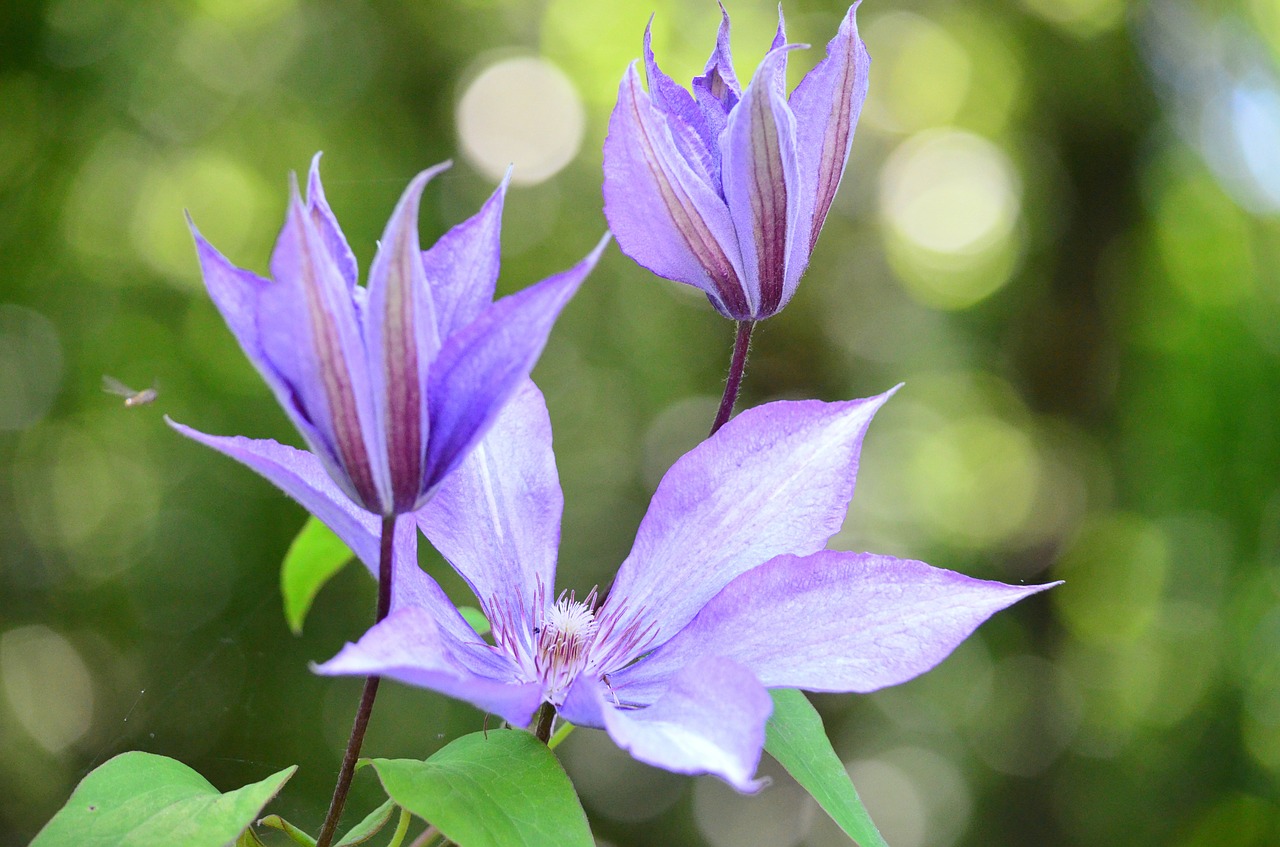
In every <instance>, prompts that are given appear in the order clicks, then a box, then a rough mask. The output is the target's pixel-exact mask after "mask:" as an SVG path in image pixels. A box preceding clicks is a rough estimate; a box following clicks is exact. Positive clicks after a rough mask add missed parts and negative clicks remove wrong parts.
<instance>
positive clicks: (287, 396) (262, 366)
mask: <svg viewBox="0 0 1280 847" xmlns="http://www.w3.org/2000/svg"><path fill="white" fill-rule="evenodd" d="M187 225H188V226H189V227H190V228H191V235H192V237H193V238H194V239H195V243H196V257H197V259H198V260H199V262H200V274H201V276H203V277H204V283H205V287H206V288H208V290H209V297H210V299H212V300H213V303H214V305H215V306H217V307H218V311H219V312H221V313H222V317H223V319H224V320H225V321H226V322H227V326H228V328H230V330H231V333H232V334H233V335H234V336H235V337H236V340H237V341H239V342H240V347H241V349H243V350H244V353H245V355H246V356H248V358H249V361H250V362H252V363H253V366H254V367H255V368H257V370H258V373H260V374H261V375H262V378H263V380H265V381H266V383H267V385H268V386H270V388H271V391H272V393H274V394H275V395H276V400H278V401H279V403H280V406H281V408H283V409H284V411H285V413H286V414H287V415H288V416H289V419H290V420H291V421H293V424H294V426H296V427H297V428H298V431H299V432H301V433H302V436H303V438H305V439H306V440H307V443H308V444H311V445H312V446H313V448H315V449H316V450H317V452H318V453H320V454H321V456H322V458H323V460H324V462H325V467H326V468H328V469H330V473H332V474H333V475H334V478H335V479H337V478H340V477H342V476H343V475H344V474H343V471H342V469H341V465H340V463H339V462H338V458H337V456H336V455H335V454H334V453H333V452H332V450H331V449H330V447H329V445H328V444H327V443H326V442H325V440H324V438H323V437H322V436H321V435H320V433H319V431H318V430H317V429H316V428H315V426H314V425H313V424H312V423H311V421H310V420H309V419H308V418H307V416H306V413H305V412H304V411H303V409H302V406H301V405H299V402H298V400H299V398H298V395H297V393H295V391H294V390H293V388H292V387H291V386H290V384H289V382H288V381H287V380H286V379H285V377H284V375H283V374H281V373H280V371H278V370H277V369H276V365H275V363H274V362H272V360H271V359H270V358H269V357H268V356H267V354H266V351H265V350H264V349H263V347H262V336H261V334H260V332H259V328H258V311H259V299H260V298H261V297H262V294H263V292H264V291H266V290H267V289H268V288H270V287H271V286H272V284H273V283H272V282H271V281H270V280H268V279H263V278H262V277H260V276H258V275H257V274H254V273H250V272H249V271H246V270H241V269H240V268H237V267H236V266H235V265H233V264H231V262H229V261H227V259H226V257H225V256H223V255H222V254H221V253H219V252H218V251H217V249H216V248H214V246H213V245H212V244H210V243H209V242H208V241H205V239H204V236H202V235H201V234H200V231H199V230H198V229H196V225H195V223H194V222H193V221H192V220H191V218H190V217H188V218H187Z"/></svg>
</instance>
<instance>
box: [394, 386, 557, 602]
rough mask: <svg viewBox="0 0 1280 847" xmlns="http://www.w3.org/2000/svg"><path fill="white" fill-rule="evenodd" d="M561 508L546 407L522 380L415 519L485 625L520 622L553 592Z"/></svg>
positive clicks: (535, 389)
mask: <svg viewBox="0 0 1280 847" xmlns="http://www.w3.org/2000/svg"><path fill="white" fill-rule="evenodd" d="M563 508H564V498H563V496H562V494H561V492H560V481H559V477H558V476H557V475H556V460H555V455H554V454H553V453H552V451H551V421H550V419H549V418H548V417H547V407H546V404H545V403H544V402H543V399H542V393H541V392H539V391H538V389H537V387H536V386H535V385H534V384H533V382H531V381H530V380H525V381H524V382H523V383H522V384H521V386H520V387H519V388H518V389H517V390H516V393H515V395H514V396H513V397H512V398H511V400H510V402H508V403H507V404H506V406H505V407H504V408H503V410H502V412H501V413H500V414H499V415H498V417H497V419H496V420H495V422H494V424H493V428H492V429H490V430H489V434H488V435H486V436H485V437H484V439H483V440H482V441H481V442H480V443H479V444H477V445H476V447H475V449H474V450H472V451H471V452H470V453H469V454H468V456H467V458H466V459H464V460H463V462H462V464H460V465H459V466H458V468H457V469H456V470H455V471H454V472H453V473H451V474H449V476H448V477H446V478H445V481H444V482H443V483H441V485H440V487H439V488H438V489H437V490H436V493H435V495H434V496H433V497H432V498H431V499H430V500H429V501H428V502H427V504H426V505H425V506H423V507H422V509H420V510H419V511H418V512H417V513H416V517H417V520H418V525H419V526H420V527H421V528H422V531H423V533H424V534H425V535H426V536H427V538H428V539H429V540H430V541H431V543H432V545H434V546H435V548H436V549H437V550H439V551H440V553H441V555H443V556H444V557H445V559H447V560H448V561H449V563H450V564H451V565H453V567H454V568H455V569H456V570H457V571H458V573H460V574H461V575H462V576H463V578H465V579H466V581H467V583H468V584H469V585H470V586H471V590H472V591H474V592H475V595H476V597H478V598H479V599H480V601H481V603H482V605H483V606H484V608H485V612H486V614H488V615H489V618H490V620H491V621H494V620H497V619H499V618H505V619H507V620H513V621H518V620H531V619H532V618H533V612H534V609H533V604H534V603H535V597H537V596H538V595H539V593H542V594H544V595H550V594H551V592H552V591H554V588H555V574H556V551H557V548H558V547H559V544H560V515H561V512H562V510H563ZM522 610H523V614H521V611H522ZM539 611H540V610H539Z"/></svg>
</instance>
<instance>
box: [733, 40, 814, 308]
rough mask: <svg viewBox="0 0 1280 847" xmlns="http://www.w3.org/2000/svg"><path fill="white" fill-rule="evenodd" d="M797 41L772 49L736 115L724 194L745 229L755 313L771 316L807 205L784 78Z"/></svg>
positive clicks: (780, 299) (743, 247) (741, 243)
mask: <svg viewBox="0 0 1280 847" xmlns="http://www.w3.org/2000/svg"><path fill="white" fill-rule="evenodd" d="M795 46H796V45H787V46H783V47H780V48H778V49H776V50H773V51H771V52H770V53H769V55H767V56H765V58H764V61H763V62H761V63H760V67H759V68H757V69H756V74H755V77H754V78H753V79H752V80H751V84H750V85H749V86H747V90H746V92H745V93H744V94H743V95H742V101H741V102H740V103H739V104H738V107H737V108H736V109H734V110H733V112H732V113H731V114H730V115H729V125H728V128H727V129H726V130H725V135H724V140H723V142H722V144H723V145H724V146H723V152H724V158H723V164H722V169H721V178H722V179H723V181H724V196H725V200H726V201H727V202H728V204H729V212H730V214H731V215H732V216H733V225H734V227H735V229H736V230H737V233H738V248H739V250H740V251H741V255H742V272H743V279H744V281H745V286H744V287H745V288H746V291H747V298H748V301H749V308H750V309H751V314H752V317H754V318H767V317H769V316H771V315H773V314H776V313H777V311H778V310H779V309H781V308H782V307H783V306H784V305H785V298H784V293H785V280H786V278H787V262H788V252H789V251H788V244H789V242H790V239H791V238H792V237H793V233H794V232H795V229H796V220H797V215H798V214H799V211H800V199H799V196H798V195H799V193H800V171H799V162H798V160H797V158H796V127H795V118H794V116H793V115H792V114H791V108H790V107H789V106H788V105H787V100H786V95H785V93H784V92H783V91H782V89H781V88H780V87H779V86H778V84H777V80H778V77H779V74H781V73H782V69H783V68H784V67H785V63H786V57H787V52H788V51H789V50H790V49H792V48H794V47H795Z"/></svg>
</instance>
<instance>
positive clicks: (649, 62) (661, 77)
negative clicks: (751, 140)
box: [644, 17, 724, 191]
mask: <svg viewBox="0 0 1280 847" xmlns="http://www.w3.org/2000/svg"><path fill="white" fill-rule="evenodd" d="M644 69H645V79H646V81H647V82H648V84H649V98H650V100H651V101H652V102H653V105H654V107H655V108H657V110H658V111H660V112H663V113H665V114H666V116H667V127H668V128H669V129H670V130H671V137H672V140H673V141H674V142H675V145H676V149H677V150H678V151H679V153H680V156H681V157H682V158H683V159H684V160H685V161H686V162H688V163H689V164H690V165H691V166H696V167H694V170H695V171H696V172H697V174H698V175H699V176H700V177H702V178H703V180H705V181H706V183H707V185H709V186H711V187H712V188H714V189H716V190H717V191H719V185H720V140H719V134H720V133H719V130H717V131H714V132H713V131H712V129H711V127H710V125H709V124H708V123H707V120H706V118H705V116H704V115H703V114H702V109H701V108H699V106H698V104H697V102H696V101H695V100H694V99H693V95H692V94H690V93H689V92H688V91H685V90H684V88H682V87H681V86H680V85H679V84H678V83H677V82H676V81H675V80H673V79H672V78H671V77H669V76H667V75H666V74H665V73H663V72H662V69H661V68H659V67H658V61H657V59H655V58H654V55H653V18H652V17H650V18H649V23H648V25H647V26H645V28H644ZM718 126H719V129H720V130H722V129H724V120H723V118H722V119H721V120H720V121H719V125H718Z"/></svg>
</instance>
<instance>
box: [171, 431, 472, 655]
mask: <svg viewBox="0 0 1280 847" xmlns="http://www.w3.org/2000/svg"><path fill="white" fill-rule="evenodd" d="M166 420H168V419H166ZM168 423H169V426H171V427H173V428H174V429H175V430H177V431H178V432H180V433H182V434H183V435H185V436H187V437H188V438H190V439H192V440H194V441H198V442H200V443H201V444H204V445H205V446H207V447H212V448H213V449H214V450H217V451H218V452H219V453H222V454H223V455H225V456H229V457H230V458H232V459H235V460H236V461H237V462H240V463H242V464H245V465H248V466H249V467H250V468H252V469H253V470H255V471H257V472H258V473H259V474H261V475H262V476H263V477H265V478H266V479H267V481H268V482H271V483H272V484H274V485H275V486H277V487H278V488H280V489H281V490H282V491H284V493H285V494H288V495H289V496H290V497H292V498H293V499H294V500H297V501H298V503H300V504H301V505H302V507H303V508H304V509H306V510H307V511H308V512H310V513H311V514H313V515H315V516H316V517H317V518H319V519H320V520H321V521H322V522H323V523H324V524H325V526H327V527H329V529H331V530H333V531H334V533H335V534H336V535H337V536H338V537H339V538H341V539H342V540H343V542H344V543H345V544H346V545H347V546H348V547H350V548H351V551H352V552H353V553H355V554H356V557H357V558H358V559H360V561H361V562H363V563H364V565H365V567H367V568H368V569H369V573H371V574H372V575H373V578H374V579H377V578H378V564H379V563H378V557H379V555H380V550H379V547H380V543H379V542H380V537H381V533H382V521H381V519H380V518H378V517H377V516H375V515H373V514H371V513H370V512H367V511H365V510H364V509H362V508H360V507H359V506H357V505H355V504H354V503H352V502H351V498H349V497H347V495H346V494H344V493H343V492H342V490H341V489H339V488H338V486H336V485H335V484H334V483H333V480H332V479H331V478H330V477H329V475H328V474H326V473H325V471H324V468H323V467H322V466H321V465H320V461H319V460H318V459H317V458H316V457H315V456H314V455H312V454H311V453H308V452H306V451H305V450H296V449H294V448H293V447H288V446H286V445H284V444H279V443H277V442H275V441H271V440H268V439H252V438H243V437H241V436H230V437H228V436H218V435H207V434H205V433H203V432H199V431H198V430H194V429H191V428H190V427H186V426H183V425H182V424H180V423H177V422H175V421H172V420H168ZM391 587H392V598H391V599H392V605H391V607H392V609H396V608H399V607H400V606H401V605H415V606H421V607H423V608H425V609H427V610H428V612H429V613H430V614H431V615H432V616H433V617H434V618H435V619H436V620H437V621H439V622H440V625H441V626H442V627H444V628H445V630H446V631H447V632H449V633H450V634H452V635H453V636H454V637H455V638H462V637H464V636H466V635H468V634H469V633H471V629H470V627H469V626H468V625H467V622H466V621H465V620H463V618H462V616H461V615H459V614H458V611H457V609H455V608H454V606H453V603H452V602H450V600H449V598H448V597H447V596H446V595H445V593H444V591H443V590H442V589H441V588H440V586H439V585H438V584H437V583H436V581H435V580H434V579H432V578H431V577H430V576H429V575H428V574H426V573H425V572H424V571H423V570H422V568H420V567H418V530H417V526H416V525H415V522H414V521H413V520H411V519H409V518H407V517H404V518H400V519H399V520H397V521H396V537H395V539H394V547H393V557H392V586H391Z"/></svg>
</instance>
